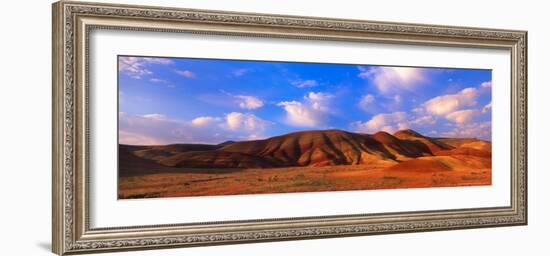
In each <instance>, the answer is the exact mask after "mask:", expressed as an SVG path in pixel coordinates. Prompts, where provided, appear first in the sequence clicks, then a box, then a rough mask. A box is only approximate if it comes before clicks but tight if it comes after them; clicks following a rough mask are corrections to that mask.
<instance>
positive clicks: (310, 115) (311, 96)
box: [277, 92, 333, 127]
mask: <svg viewBox="0 0 550 256" xmlns="http://www.w3.org/2000/svg"><path fill="white" fill-rule="evenodd" d="M332 98H333V96H332V95H331V94H328V93H323V92H319V93H315V92H310V93H308V94H307V95H306V96H304V101H303V102H298V101H283V102H280V103H279V104H277V106H280V107H283V108H284V110H285V111H286V121H287V123H288V124H289V125H292V126H298V127H315V126H319V125H324V124H325V123H326V121H327V120H328V116H329V114H330V111H329V109H330V108H329V103H330V100H331V99H332Z"/></svg>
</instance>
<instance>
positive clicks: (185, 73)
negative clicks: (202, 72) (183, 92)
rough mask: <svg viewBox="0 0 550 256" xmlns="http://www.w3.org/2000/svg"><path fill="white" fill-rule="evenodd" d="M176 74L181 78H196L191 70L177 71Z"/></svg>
mask: <svg viewBox="0 0 550 256" xmlns="http://www.w3.org/2000/svg"><path fill="white" fill-rule="evenodd" d="M174 72H176V74H178V75H180V76H183V77H186V78H195V77H196V75H195V73H193V72H191V71H189V70H179V69H176V70H175V71H174Z"/></svg>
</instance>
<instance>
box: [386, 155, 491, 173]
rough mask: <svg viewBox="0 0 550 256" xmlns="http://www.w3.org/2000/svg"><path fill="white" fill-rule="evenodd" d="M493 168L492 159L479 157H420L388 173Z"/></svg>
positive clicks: (396, 166) (401, 164) (398, 165)
mask: <svg viewBox="0 0 550 256" xmlns="http://www.w3.org/2000/svg"><path fill="white" fill-rule="evenodd" d="M486 168H491V159H487V158H485V157H477V156H465V155H462V156H460V155H458V156H430V157H419V158H416V159H412V160H409V161H405V162H402V163H399V164H396V165H394V166H391V167H389V168H388V169H386V170H388V171H407V172H415V171H416V172H436V171H456V170H472V169H486Z"/></svg>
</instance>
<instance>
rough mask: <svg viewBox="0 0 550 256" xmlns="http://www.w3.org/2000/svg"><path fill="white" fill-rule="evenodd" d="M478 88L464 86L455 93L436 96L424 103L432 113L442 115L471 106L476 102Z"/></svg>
mask: <svg viewBox="0 0 550 256" xmlns="http://www.w3.org/2000/svg"><path fill="white" fill-rule="evenodd" d="M477 97H478V90H477V89H476V88H471V87H470V88H465V89H463V90H462V91H460V92H458V93H456V94H447V95H442V96H437V97H435V98H432V99H430V100H428V101H426V102H425V103H424V106H425V107H426V110H427V111H428V112H429V113H431V114H434V115H440V116H444V115H447V114H449V113H452V112H454V111H457V110H459V109H462V108H464V107H471V106H474V105H476V104H477V102H476V99H477Z"/></svg>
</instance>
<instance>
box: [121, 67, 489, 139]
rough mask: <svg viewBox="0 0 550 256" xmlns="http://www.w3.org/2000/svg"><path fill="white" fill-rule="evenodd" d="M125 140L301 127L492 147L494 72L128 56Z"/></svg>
mask: <svg viewBox="0 0 550 256" xmlns="http://www.w3.org/2000/svg"><path fill="white" fill-rule="evenodd" d="M118 71H119V111H120V113H119V140H120V143H124V144H169V143H221V142H224V141H227V140H250V139H262V138H267V137H271V136H276V135H281V134H286V133H290V132H295V131H302V130H314V129H342V130H347V131H353V132H361V133H375V132H377V131H380V130H383V131H387V132H390V133H392V132H395V131H397V130H400V129H407V128H408V129H414V130H416V131H418V132H420V133H422V134H425V135H428V136H435V137H478V138H482V139H485V140H491V88H492V82H491V71H490V70H469V69H448V68H418V67H391V66H373V65H348V64H345V65H344V64H326V63H322V64H320V63H293V62H262V61H238V60H209V59H189V58H157V57H129V56H119V68H118Z"/></svg>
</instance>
